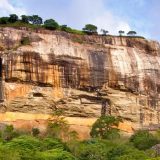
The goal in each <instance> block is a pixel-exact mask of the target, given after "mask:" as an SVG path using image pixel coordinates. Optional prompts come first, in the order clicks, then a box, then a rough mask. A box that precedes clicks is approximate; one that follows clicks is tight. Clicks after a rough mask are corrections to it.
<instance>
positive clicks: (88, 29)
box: [83, 24, 97, 34]
mask: <svg viewBox="0 0 160 160" xmlns="http://www.w3.org/2000/svg"><path fill="white" fill-rule="evenodd" d="M83 31H85V32H86V33H88V34H95V33H97V26H95V25H93V24H86V25H85V27H84V28H83Z"/></svg>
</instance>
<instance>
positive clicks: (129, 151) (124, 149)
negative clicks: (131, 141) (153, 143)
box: [107, 145, 148, 160]
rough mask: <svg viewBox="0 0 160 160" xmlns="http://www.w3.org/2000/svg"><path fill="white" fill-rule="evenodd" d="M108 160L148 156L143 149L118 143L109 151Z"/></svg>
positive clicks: (143, 158)
mask: <svg viewBox="0 0 160 160" xmlns="http://www.w3.org/2000/svg"><path fill="white" fill-rule="evenodd" d="M107 157H108V159H109V160H145V159H147V158H148V156H147V155H146V154H145V152H143V151H139V150H138V149H136V148H134V147H132V146H129V145H119V146H117V147H114V148H113V149H112V150H111V151H109V153H108V155H107Z"/></svg>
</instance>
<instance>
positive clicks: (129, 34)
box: [127, 31, 137, 36]
mask: <svg viewBox="0 0 160 160" xmlns="http://www.w3.org/2000/svg"><path fill="white" fill-rule="evenodd" d="M136 34H137V32H135V31H129V32H128V33H127V35H128V36H135V35H136Z"/></svg>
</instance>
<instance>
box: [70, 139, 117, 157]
mask: <svg viewBox="0 0 160 160" xmlns="http://www.w3.org/2000/svg"><path fill="white" fill-rule="evenodd" d="M113 147H115V145H114V144H113V143H112V142H111V141H102V140H96V139H91V140H87V141H83V142H79V143H77V142H75V145H73V144H72V145H71V146H70V150H71V152H72V153H73V154H74V156H76V157H77V158H78V159H79V160H106V158H107V153H108V151H110V150H111V149H112V148H113Z"/></svg>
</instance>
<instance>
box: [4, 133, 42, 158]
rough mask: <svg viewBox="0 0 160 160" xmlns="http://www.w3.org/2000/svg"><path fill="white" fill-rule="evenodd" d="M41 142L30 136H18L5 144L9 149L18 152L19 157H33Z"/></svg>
mask: <svg viewBox="0 0 160 160" xmlns="http://www.w3.org/2000/svg"><path fill="white" fill-rule="evenodd" d="M41 145H42V142H40V141H39V140H38V139H36V138H34V137H31V136H20V137H18V138H14V139H13V140H12V141H10V142H8V143H6V144H5V146H6V147H8V148H9V149H12V148H14V150H16V151H18V152H19V155H20V157H21V159H23V160H28V159H31V160H32V159H33V157H34V155H35V153H36V151H38V150H40V148H41Z"/></svg>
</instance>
